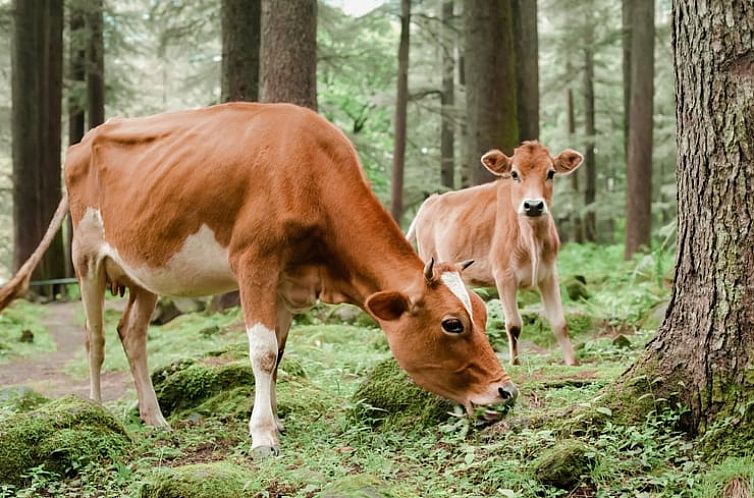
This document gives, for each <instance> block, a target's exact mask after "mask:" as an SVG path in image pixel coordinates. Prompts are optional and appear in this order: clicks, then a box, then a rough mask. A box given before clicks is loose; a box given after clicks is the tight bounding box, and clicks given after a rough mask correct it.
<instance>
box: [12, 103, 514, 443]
mask: <svg viewBox="0 0 754 498" xmlns="http://www.w3.org/2000/svg"><path fill="white" fill-rule="evenodd" d="M65 182H66V190H67V192H66V195H64V197H63V200H62V201H61V203H60V206H59V207H58V211H57V213H56V215H55V217H54V219H53V222H52V223H51V225H50V228H49V229H48V233H47V234H46V236H45V238H44V240H43V242H42V243H41V244H40V247H39V248H37V250H36V251H35V253H34V255H33V256H32V257H31V259H30V260H29V261H28V262H27V263H25V264H24V266H23V267H22V269H21V270H20V271H19V273H18V274H17V275H16V276H15V277H14V279H13V280H12V281H11V283H9V284H8V285H7V286H6V287H5V288H3V289H2V290H1V291H0V309H2V307H3V306H4V305H5V304H7V302H8V301H9V300H10V299H12V298H13V297H14V296H17V295H19V293H21V292H23V290H24V289H25V288H26V287H27V286H28V281H29V278H30V275H31V271H32V270H33V267H34V266H35V265H36V264H37V262H38V261H39V258H40V257H41V255H42V253H43V252H44V250H45V249H46V247H47V246H48V245H49V242H50V240H51V239H52V237H53V236H54V234H55V232H56V231H57V230H58V229H59V227H60V225H61V223H62V221H63V218H64V217H65V215H66V212H67V210H68V209H70V213H71V217H72V220H73V230H74V232H73V248H72V253H73V262H74V266H75V268H76V275H77V277H78V279H79V282H80V286H81V295H82V300H83V304H84V308H85V311H86V322H87V332H88V338H87V349H88V351H89V366H90V383H91V384H90V385H91V397H92V398H93V399H95V400H100V369H101V366H102V360H103V347H104V340H105V339H104V335H103V330H102V328H103V325H102V313H103V311H102V309H103V296H104V293H105V290H106V289H107V288H108V287H109V288H110V289H111V290H112V291H114V292H122V291H123V290H124V289H126V288H127V289H128V290H129V296H128V305H127V307H126V309H125V311H124V313H123V317H122V318H121V320H120V324H119V325H118V334H119V336H120V339H121V342H122V344H123V347H124V349H125V352H126V355H127V357H128V360H129V364H130V368H131V373H132V376H133V379H134V383H135V385H136V391H137V393H138V398H139V413H140V416H141V418H142V419H143V420H144V421H145V422H146V423H148V424H151V425H155V426H167V425H168V424H167V422H166V421H165V419H164V418H163V416H162V413H161V412H160V407H159V405H158V403H157V398H156V396H155V392H154V388H153V386H152V381H151V380H150V375H149V370H148V368H147V358H146V331H147V325H148V322H149V317H150V315H151V314H152V310H153V308H154V306H155V302H156V301H157V296H158V295H171V296H194V295H207V294H217V293H222V292H227V291H230V290H232V289H237V288H238V289H240V295H241V305H242V308H243V316H244V320H245V323H246V330H247V334H248V338H249V352H250V356H251V364H252V368H253V371H254V377H255V382H256V389H255V391H256V392H255V398H254V409H253V411H252V414H251V420H250V422H249V429H250V432H251V436H252V449H253V450H254V453H255V454H258V455H269V454H277V452H278V431H279V430H281V426H280V421H279V419H278V418H277V414H276V401H275V379H276V376H277V367H278V364H279V363H280V360H281V358H282V356H283V350H284V348H285V342H286V338H287V336H288V329H289V327H290V325H291V316H292V314H293V313H297V312H301V311H303V310H305V309H307V308H310V307H311V306H312V305H313V304H314V303H315V302H316V301H317V300H318V299H320V300H322V301H324V302H328V303H341V302H347V303H353V304H356V305H358V306H360V307H362V308H364V309H365V310H366V311H368V312H369V313H370V314H371V315H372V316H373V317H374V318H375V319H376V320H377V321H378V322H379V324H380V326H381V327H382V329H383V331H384V332H385V334H386V336H387V339H388V342H389V344H390V349H391V350H392V352H393V354H394V355H395V357H396V359H397V360H398V363H399V364H400V365H401V367H402V368H403V369H405V370H406V371H407V372H408V374H409V375H410V376H411V377H412V378H413V379H414V380H415V381H416V383H417V384H419V385H421V386H423V387H424V388H426V389H428V390H430V391H433V392H435V393H438V394H440V395H442V396H445V397H447V398H450V399H452V400H454V401H457V402H458V403H461V404H462V405H463V406H464V407H466V409H467V411H468V412H472V410H473V408H474V406H478V405H493V404H497V403H508V402H510V401H511V400H513V399H515V397H516V394H517V390H516V387H515V386H514V384H513V383H512V382H511V380H510V377H509V376H508V375H507V374H506V373H505V371H504V370H503V368H502V366H501V365H500V362H499V361H498V359H497V357H496V356H495V353H494V352H493V350H492V347H491V346H490V344H489V341H488V340H487V337H486V335H485V322H486V316H487V315H486V310H485V307H484V303H483V302H482V301H481V299H480V298H479V297H478V296H477V295H476V294H474V293H473V292H470V291H469V290H468V289H467V288H466V286H465V285H464V284H463V281H462V279H461V276H460V272H461V271H462V268H461V267H460V266H459V265H454V264H440V263H438V264H433V262H430V263H429V264H427V265H426V266H424V265H423V264H422V262H421V260H420V259H419V257H418V256H417V255H416V253H415V252H414V251H413V249H412V248H411V245H410V244H409V243H408V242H407V241H406V239H405V238H404V237H403V234H402V233H401V231H400V229H399V227H398V225H396V224H395V222H393V221H392V219H391V218H390V216H389V215H388V214H387V213H386V211H385V210H384V209H383V208H382V206H381V205H380V203H379V201H378V200H377V198H376V197H375V196H374V194H373V193H372V192H371V190H370V189H369V186H368V184H367V181H366V179H365V176H364V173H363V171H362V169H361V167H360V165H359V161H358V158H357V156H356V153H355V151H354V150H353V147H352V146H351V144H350V142H349V141H348V139H347V138H346V137H345V136H344V135H343V134H342V133H341V132H340V131H339V130H338V129H336V128H335V127H334V126H332V125H331V124H330V123H328V122H327V121H326V120H325V119H323V118H322V117H320V116H318V115H317V114H316V113H314V112H312V111H309V110H306V109H303V108H300V107H296V106H293V105H288V104H274V105H265V104H249V103H231V104H223V105H218V106H214V107H209V108H206V109H199V110H192V111H184V112H173V113H167V114H160V115H157V116H152V117H146V118H136V119H114V120H110V121H108V122H107V123H105V124H103V125H101V126H99V127H97V128H96V129H94V130H93V131H91V132H89V133H88V134H87V135H86V136H85V137H84V139H83V140H82V142H81V143H80V144H78V145H74V146H72V147H71V148H70V149H69V150H68V156H67V160H66V164H65Z"/></svg>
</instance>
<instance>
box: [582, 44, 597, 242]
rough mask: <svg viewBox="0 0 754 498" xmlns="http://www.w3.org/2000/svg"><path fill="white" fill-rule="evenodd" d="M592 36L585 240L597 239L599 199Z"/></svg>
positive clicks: (587, 62) (587, 59) (587, 71)
mask: <svg viewBox="0 0 754 498" xmlns="http://www.w3.org/2000/svg"><path fill="white" fill-rule="evenodd" d="M591 42H592V40H591V37H589V42H588V44H587V48H586V49H585V50H584V133H585V134H586V143H585V144H584V170H585V173H586V175H585V176H586V188H585V190H584V206H586V208H587V209H588V211H587V213H586V214H585V215H584V222H583V228H584V240H587V241H589V242H596V241H597V217H596V215H595V209H594V208H595V206H594V202H595V200H596V199H597V165H596V161H595V157H594V139H595V135H596V133H597V131H596V129H595V125H594V53H593V52H592V47H591Z"/></svg>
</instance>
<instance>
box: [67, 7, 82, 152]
mask: <svg viewBox="0 0 754 498" xmlns="http://www.w3.org/2000/svg"><path fill="white" fill-rule="evenodd" d="M84 19H85V18H84V12H83V10H82V9H81V8H80V5H79V3H78V2H72V3H71V6H70V18H69V22H68V26H69V30H68V146H71V145H73V144H76V143H79V141H81V138H82V137H83V136H84V130H85V126H86V120H85V117H86V114H85V102H84V101H85V99H84V95H86V25H85V20H84Z"/></svg>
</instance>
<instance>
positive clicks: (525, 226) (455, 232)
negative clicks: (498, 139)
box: [408, 142, 582, 365]
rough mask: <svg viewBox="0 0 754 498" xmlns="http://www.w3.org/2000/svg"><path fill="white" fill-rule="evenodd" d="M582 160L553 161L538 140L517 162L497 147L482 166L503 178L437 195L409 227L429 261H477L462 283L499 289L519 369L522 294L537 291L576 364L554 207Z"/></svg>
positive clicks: (573, 155) (569, 155) (566, 155)
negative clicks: (562, 179)
mask: <svg viewBox="0 0 754 498" xmlns="http://www.w3.org/2000/svg"><path fill="white" fill-rule="evenodd" d="M581 161H582V157H581V154H579V153H578V152H575V151H573V150H571V149H566V150H564V151H563V152H561V153H560V154H558V156H557V157H551V156H550V153H549V152H548V150H547V149H546V148H544V147H543V146H542V145H540V144H539V143H538V142H524V143H523V144H521V146H520V147H518V148H517V149H516V150H515V151H514V153H513V157H508V156H506V155H505V154H503V153H502V152H500V151H499V150H491V151H489V152H487V153H486V154H485V155H484V156H482V164H483V165H484V167H485V168H487V169H488V170H489V171H491V172H492V173H493V174H495V175H497V176H499V177H500V179H499V180H497V181H495V182H493V183H488V184H485V185H480V186H477V187H472V188H468V189H465V190H461V191H458V192H448V193H446V194H443V195H432V196H430V197H429V198H428V199H427V200H426V201H424V204H422V206H421V207H420V208H419V211H418V213H417V214H416V218H415V219H414V221H413V222H412V223H411V227H410V228H409V232H408V238H409V240H411V239H413V238H414V237H416V240H417V244H418V246H419V255H420V256H421V258H422V259H424V260H425V261H427V260H430V259H431V258H439V259H441V260H449V261H460V260H463V259H473V260H474V261H475V263H474V265H473V266H472V267H471V268H469V269H468V270H467V271H465V272H464V273H463V279H464V280H465V281H466V282H467V283H469V284H471V285H478V286H492V285H495V286H496V287H497V289H498V292H499V293H500V301H501V303H502V307H503V313H504V314H505V327H506V331H507V333H508V344H509V348H510V361H511V364H513V365H517V364H518V336H519V334H520V332H521V325H522V324H521V315H520V314H519V312H518V306H517V303H516V291H517V289H519V288H527V287H535V286H536V287H538V288H539V292H540V293H541V294H542V302H543V304H544V310H545V315H546V316H547V318H548V320H549V322H550V325H551V326H552V330H553V332H554V333H555V337H556V338H557V340H558V343H559V344H560V347H561V348H562V349H563V354H564V355H565V362H566V363H567V364H568V365H575V364H577V361H576V357H575V356H574V354H573V347H572V346H571V341H570V340H569V339H568V327H567V325H566V321H565V317H564V315H563V306H562V305H561V302H560V288H559V285H558V274H557V268H556V264H555V263H556V261H555V260H556V258H557V255H558V249H559V247H560V240H559V239H558V232H557V230H556V229H555V222H554V221H553V219H552V216H551V215H550V204H551V202H552V182H553V177H554V176H555V175H565V174H569V173H572V172H573V171H574V170H575V169H576V168H578V167H579V165H580V164H581Z"/></svg>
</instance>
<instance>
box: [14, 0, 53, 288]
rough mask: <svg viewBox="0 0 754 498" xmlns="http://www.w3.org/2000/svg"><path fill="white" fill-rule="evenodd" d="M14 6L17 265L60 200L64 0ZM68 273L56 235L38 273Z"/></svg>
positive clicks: (20, 1)
mask: <svg viewBox="0 0 754 498" xmlns="http://www.w3.org/2000/svg"><path fill="white" fill-rule="evenodd" d="M13 12H14V31H13V53H12V73H13V75H12V93H13V97H12V100H13V113H12V128H13V129H12V132H13V180H14V181H13V221H14V241H15V242H14V266H15V267H16V268H18V267H20V266H21V264H22V263H23V262H24V261H25V260H26V259H27V258H28V257H29V256H30V255H31V253H32V252H33V251H34V249H35V248H36V246H37V244H38V243H39V241H40V240H41V239H42V235H43V234H44V231H45V229H46V228H47V224H48V223H49V221H50V219H51V217H52V214H53V213H54V212H55V209H56V208H57V205H58V202H59V201H60V195H61V188H60V187H61V182H60V133H61V112H62V108H61V107H62V83H63V2H62V0H39V1H35V2H27V1H23V0H16V1H15V2H14V5H13ZM64 273H65V263H64V258H63V241H62V237H60V235H58V236H57V237H56V238H55V240H54V242H53V245H52V246H51V248H50V250H49V251H48V252H47V254H46V255H45V257H44V258H43V260H42V263H41V264H40V265H39V266H38V267H37V270H36V273H35V277H36V278H43V279H44V278H50V277H55V276H62V275H64Z"/></svg>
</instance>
